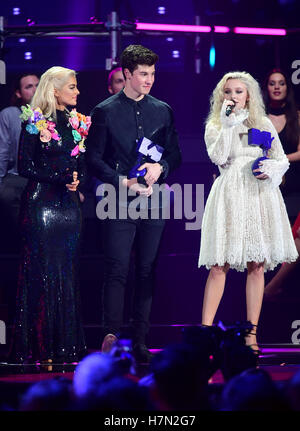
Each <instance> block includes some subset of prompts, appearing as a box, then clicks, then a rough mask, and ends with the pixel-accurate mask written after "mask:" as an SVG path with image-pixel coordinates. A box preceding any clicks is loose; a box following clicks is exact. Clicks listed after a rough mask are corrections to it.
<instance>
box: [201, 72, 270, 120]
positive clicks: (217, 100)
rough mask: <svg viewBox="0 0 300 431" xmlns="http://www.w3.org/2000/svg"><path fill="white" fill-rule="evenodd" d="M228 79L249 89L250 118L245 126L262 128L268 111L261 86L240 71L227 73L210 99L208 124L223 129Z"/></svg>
mask: <svg viewBox="0 0 300 431" xmlns="http://www.w3.org/2000/svg"><path fill="white" fill-rule="evenodd" d="M228 79H239V80H240V81H241V82H242V83H243V84H245V85H246V87H247V91H248V96H249V100H248V101H247V102H246V108H247V109H248V111H249V116H248V118H247V119H246V120H245V125H246V126H247V127H260V126H262V124H263V120H264V118H265V117H266V111H265V105H264V102H263V98H262V94H261V90H260V87H259V84H258V82H257V81H256V80H255V79H254V78H253V77H252V76H251V75H250V73H247V72H239V71H236V72H228V73H226V74H225V75H224V76H223V78H222V79H221V80H220V81H219V82H218V84H217V86H216V88H215V89H214V91H213V93H212V95H211V98H210V112H209V114H208V117H207V119H206V124H207V123H208V122H212V123H213V124H215V125H216V126H219V127H221V120H220V112H221V108H222V105H223V101H224V87H225V84H226V82H227V81H228Z"/></svg>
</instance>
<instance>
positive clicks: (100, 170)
mask: <svg viewBox="0 0 300 431" xmlns="http://www.w3.org/2000/svg"><path fill="white" fill-rule="evenodd" d="M108 139H109V129H108V126H107V124H106V115H105V111H104V110H103V109H101V108H95V110H94V112H93V113H92V125H91V127H90V130H89V135H88V138H87V144H86V147H87V151H86V162H87V165H88V167H89V168H90V170H91V173H92V175H95V176H96V177H97V178H99V179H100V180H101V181H103V182H104V183H109V184H113V185H115V186H116V187H118V185H119V175H118V173H117V170H114V169H112V168H111V167H110V166H109V165H108V164H107V163H106V162H105V161H104V160H103V156H104V154H105V150H106V147H107V145H108Z"/></svg>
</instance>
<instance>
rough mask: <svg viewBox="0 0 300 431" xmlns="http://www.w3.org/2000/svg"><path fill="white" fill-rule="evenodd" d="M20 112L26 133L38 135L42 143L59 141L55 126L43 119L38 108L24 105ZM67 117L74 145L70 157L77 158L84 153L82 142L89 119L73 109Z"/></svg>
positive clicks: (87, 129) (48, 120) (49, 119)
mask: <svg viewBox="0 0 300 431" xmlns="http://www.w3.org/2000/svg"><path fill="white" fill-rule="evenodd" d="M21 110H22V114H21V115H20V118H21V120H22V121H24V122H25V121H26V122H28V124H27V125H26V130H27V132H28V133H30V134H32V135H38V134H40V140H41V141H42V142H49V141H51V139H54V140H55V141H61V136H60V135H59V134H58V132H57V130H56V124H55V123H54V122H53V121H52V120H51V118H45V116H44V114H43V113H42V111H41V109H40V108H36V109H32V108H31V107H30V105H26V106H22V107H21ZM68 115H69V123H70V125H71V126H72V128H73V130H72V135H73V139H74V143H75V147H74V148H73V150H72V152H71V156H75V157H77V156H78V155H79V153H80V152H82V153H84V152H85V145H84V141H85V139H86V137H87V135H88V131H89V128H90V125H91V117H87V116H85V115H82V114H80V113H79V112H77V111H76V109H73V110H72V111H71V112H70V113H68Z"/></svg>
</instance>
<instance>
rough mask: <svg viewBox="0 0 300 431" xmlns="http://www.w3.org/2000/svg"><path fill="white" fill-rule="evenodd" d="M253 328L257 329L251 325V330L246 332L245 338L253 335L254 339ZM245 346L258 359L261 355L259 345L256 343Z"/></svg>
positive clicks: (254, 330)
mask: <svg viewBox="0 0 300 431" xmlns="http://www.w3.org/2000/svg"><path fill="white" fill-rule="evenodd" d="M253 328H257V325H254V324H253V323H252V329H250V330H248V331H247V335H246V337H249V336H250V335H255V337H256V329H253ZM246 346H248V347H250V349H251V350H252V352H253V353H254V354H255V356H257V357H259V355H261V354H262V351H261V350H260V348H259V345H258V344H257V343H253V344H247V343H246ZM255 346H256V347H257V349H255V348H254V347H255Z"/></svg>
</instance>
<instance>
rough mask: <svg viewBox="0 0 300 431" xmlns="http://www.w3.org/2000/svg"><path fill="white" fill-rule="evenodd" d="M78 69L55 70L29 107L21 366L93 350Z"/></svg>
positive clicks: (17, 343) (17, 348) (23, 157)
mask: <svg viewBox="0 0 300 431" xmlns="http://www.w3.org/2000/svg"><path fill="white" fill-rule="evenodd" d="M78 94H79V91H78V89H77V81H76V75H75V72H74V71H73V70H70V69H66V68H62V67H52V68H51V69H49V70H47V71H46V72H45V73H44V74H43V76H42V77H41V80H40V83H39V86H38V88H37V91H36V93H35V96H34V98H33V100H32V103H31V106H29V105H27V107H23V114H22V116H21V118H22V120H23V121H24V123H23V129H22V135H21V141H20V149H19V173H20V175H22V176H23V177H26V178H28V179H29V182H28V185H27V187H26V189H25V191H24V193H23V196H22V205H21V212H20V221H21V229H22V244H23V247H22V257H21V265H20V272H19V281H18V292H17V309H16V320H15V328H14V334H13V343H12V351H11V355H12V357H13V358H14V359H15V360H16V361H17V362H20V363H24V362H29V363H31V362H35V361H48V362H51V361H53V362H58V363H63V362H73V361H77V360H78V359H80V358H81V357H82V355H83V354H84V352H85V350H86V346H85V340H84V333H83V327H82V323H81V316H80V297H79V286H78V275H77V270H78V265H79V260H78V253H79V241H80V232H81V209H80V202H79V201H80V196H82V195H81V194H80V192H79V190H78V188H79V187H80V186H82V184H83V182H84V178H85V175H86V171H85V162H84V150H85V147H84V139H85V137H86V135H87V132H88V128H89V125H90V118H89V117H85V116H83V115H81V114H79V113H77V112H76V110H75V109H73V110H72V111H71V112H70V111H68V110H67V107H74V106H75V105H76V102H77V95H78Z"/></svg>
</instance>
